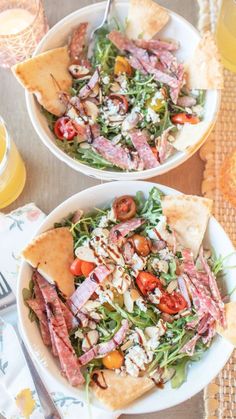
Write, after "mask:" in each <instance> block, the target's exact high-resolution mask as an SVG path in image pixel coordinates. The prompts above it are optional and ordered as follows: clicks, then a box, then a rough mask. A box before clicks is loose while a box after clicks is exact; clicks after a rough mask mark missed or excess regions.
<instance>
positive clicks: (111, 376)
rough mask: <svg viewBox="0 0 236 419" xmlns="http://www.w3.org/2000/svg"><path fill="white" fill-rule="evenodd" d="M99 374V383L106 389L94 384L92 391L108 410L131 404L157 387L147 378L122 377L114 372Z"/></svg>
mask: <svg viewBox="0 0 236 419" xmlns="http://www.w3.org/2000/svg"><path fill="white" fill-rule="evenodd" d="M96 373H98V382H99V383H101V384H102V383H103V384H105V385H106V386H107V388H106V389H103V388H101V387H99V386H98V385H97V384H95V383H93V384H92V391H93V393H94V394H95V396H96V397H97V399H98V400H99V401H100V402H101V403H102V404H104V405H105V406H106V407H108V409H111V410H117V409H121V408H122V407H124V406H126V405H128V404H130V403H131V402H132V401H134V400H136V399H137V398H138V397H140V396H142V395H143V394H144V393H146V392H147V391H149V390H151V388H153V387H154V386H155V384H154V382H153V381H152V380H151V379H150V378H147V377H138V378H136V377H131V376H130V375H127V376H126V377H121V375H119V374H116V373H115V372H114V371H110V370H102V371H96Z"/></svg>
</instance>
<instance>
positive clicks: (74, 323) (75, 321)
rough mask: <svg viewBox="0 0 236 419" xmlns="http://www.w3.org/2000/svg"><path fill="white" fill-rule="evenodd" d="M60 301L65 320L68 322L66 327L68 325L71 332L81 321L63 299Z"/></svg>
mask: <svg viewBox="0 0 236 419" xmlns="http://www.w3.org/2000/svg"><path fill="white" fill-rule="evenodd" d="M59 301H60V305H61V309H62V313H63V316H64V319H65V322H66V327H67V329H68V331H69V332H70V331H71V330H72V329H74V328H75V327H76V326H78V324H79V321H78V319H77V318H76V317H75V316H74V315H73V314H72V313H71V311H70V310H69V308H68V307H67V306H66V305H65V304H64V303H63V302H62V301H61V300H59Z"/></svg>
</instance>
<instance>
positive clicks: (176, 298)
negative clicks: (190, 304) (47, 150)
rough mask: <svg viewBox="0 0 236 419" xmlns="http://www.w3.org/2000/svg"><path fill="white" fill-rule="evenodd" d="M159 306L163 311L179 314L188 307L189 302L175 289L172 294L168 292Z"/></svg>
mask: <svg viewBox="0 0 236 419" xmlns="http://www.w3.org/2000/svg"><path fill="white" fill-rule="evenodd" d="M157 307H158V308H159V310H161V311H163V313H168V314H177V313H179V311H182V310H183V309H184V308H186V307H187V302H186V301H185V299H184V297H183V296H182V295H181V294H180V293H179V292H176V291H173V292H172V294H168V293H167V292H166V293H165V294H164V295H162V297H161V300H160V303H159V304H158V306H157Z"/></svg>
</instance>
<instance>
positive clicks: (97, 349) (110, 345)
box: [79, 320, 129, 365]
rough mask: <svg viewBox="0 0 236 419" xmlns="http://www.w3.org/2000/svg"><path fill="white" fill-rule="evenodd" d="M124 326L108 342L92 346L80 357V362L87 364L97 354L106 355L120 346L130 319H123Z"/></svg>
mask: <svg viewBox="0 0 236 419" xmlns="http://www.w3.org/2000/svg"><path fill="white" fill-rule="evenodd" d="M122 323H123V324H122V326H121V327H120V329H119V330H118V332H116V333H115V335H114V336H113V338H112V339H111V340H109V341H108V342H104V343H100V344H98V345H96V346H94V347H93V348H91V349H90V350H89V351H88V352H85V353H84V354H83V355H81V356H80V357H79V363H80V364H81V365H86V364H88V362H90V361H92V359H93V358H95V357H96V356H101V355H106V354H107V353H109V352H112V351H114V349H116V348H117V346H119V345H120V344H121V343H122V342H123V340H124V338H125V336H126V333H127V331H128V329H129V323H128V320H123V322H122Z"/></svg>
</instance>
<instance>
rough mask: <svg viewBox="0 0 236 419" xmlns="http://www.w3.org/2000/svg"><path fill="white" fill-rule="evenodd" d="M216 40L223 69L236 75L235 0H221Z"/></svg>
mask: <svg viewBox="0 0 236 419" xmlns="http://www.w3.org/2000/svg"><path fill="white" fill-rule="evenodd" d="M216 39H217V44H218V48H219V51H220V54H221V59H222V63H223V65H224V67H226V68H228V69H229V70H231V71H233V72H234V73H236V0H222V2H221V9H220V13H219V17H218V22H217V27H216Z"/></svg>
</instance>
